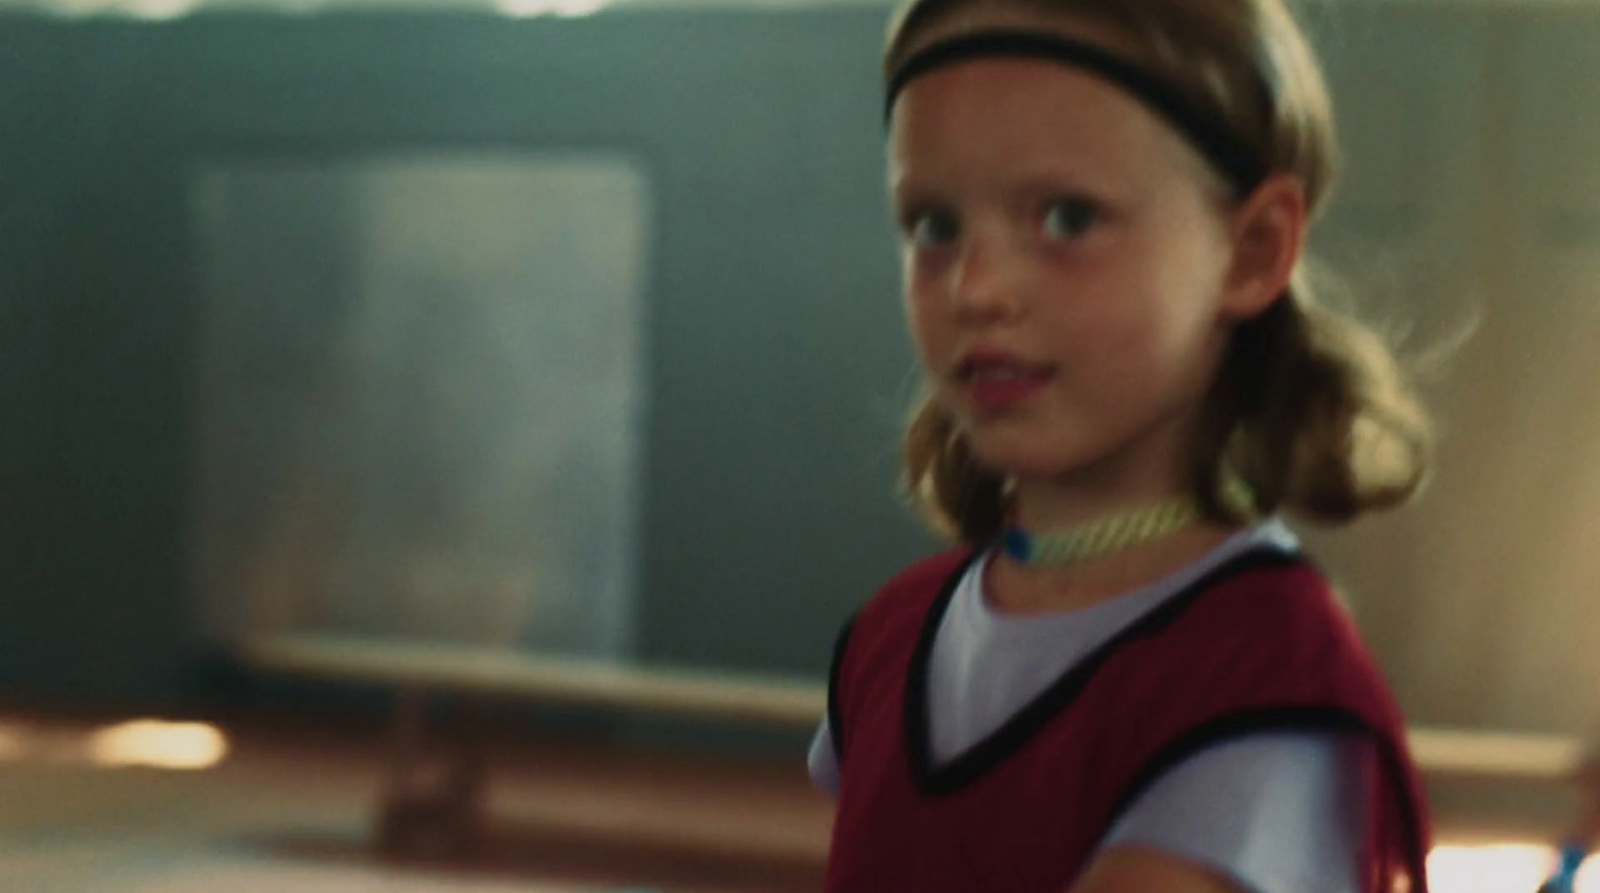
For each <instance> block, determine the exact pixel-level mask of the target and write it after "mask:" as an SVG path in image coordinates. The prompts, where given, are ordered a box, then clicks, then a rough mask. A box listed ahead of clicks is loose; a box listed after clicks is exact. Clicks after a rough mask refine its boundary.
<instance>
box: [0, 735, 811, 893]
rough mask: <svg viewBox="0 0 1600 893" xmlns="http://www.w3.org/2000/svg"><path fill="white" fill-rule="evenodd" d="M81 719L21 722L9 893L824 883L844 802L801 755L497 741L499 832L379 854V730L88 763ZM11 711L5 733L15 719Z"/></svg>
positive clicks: (785, 889)
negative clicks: (831, 832) (375, 821)
mask: <svg viewBox="0 0 1600 893" xmlns="http://www.w3.org/2000/svg"><path fill="white" fill-rule="evenodd" d="M94 725H95V724H94V723H93V722H91V721H89V720H84V719H79V720H63V719H60V718H55V719H45V720H41V719H39V718H37V717H33V718H30V719H28V720H27V721H26V726H25V728H26V732H27V734H28V736H29V737H30V739H32V740H34V741H35V742H38V741H41V740H44V741H54V742H55V746H53V747H48V748H46V747H35V748H33V753H32V754H31V755H28V756H26V757H23V758H19V759H12V760H0V890H4V891H8V893H10V891H19V893H20V891H26V893H55V891H62V893H69V891H70V893H102V891H104V893H112V891H116V893H201V891H205V893H212V891H224V890H225V891H229V893H254V891H263V893H264V891H269V890H270V891H274V893H278V891H284V890H296V891H300V890H305V891H327V893H354V891H362V893H367V891H372V893H377V891H383V893H447V891H467V890H471V891H485V893H499V891H514V890H515V891H528V893H569V891H605V893H611V891H628V893H634V891H657V893H680V891H681V893H791V891H794V893H798V891H815V890H818V889H820V887H821V879H822V869H823V864H824V860H825V858H826V851H827V841H828V829H829V826H830V823H831V820H832V806H831V804H830V802H829V801H828V800H827V799H826V798H824V797H823V796H821V795H819V794H817V793H815V792H814V791H812V790H811V789H810V788H809V786H808V785H807V784H806V781H805V778H804V770H803V767H802V766H801V765H800V764H799V762H798V761H797V760H794V759H786V760H783V761H781V762H779V761H775V760H772V759H765V760H759V761H757V760H751V759H749V758H743V759H739V760H734V759H729V758H716V757H707V756H691V755H686V754H664V753H660V752H645V751H641V750H637V749H634V750H625V749H619V748H615V747H609V746H605V745H597V744H595V743H593V742H581V741H574V740H570V739H568V740H537V739H535V740H528V739H527V738H526V737H525V736H524V737H523V738H521V739H519V740H517V741H516V742H515V746H506V745H508V744H509V742H502V746H501V747H499V748H497V751H498V752H497V753H496V754H495V760H494V765H495V767H496V768H495V773H494V785H493V790H494V797H493V801H492V803H491V806H490V812H491V815H492V818H493V821H492V823H491V828H492V833H491V834H490V836H489V837H488V838H487V840H486V841H485V845H484V847H483V849H482V851H481V852H480V853H478V854H477V855H475V856H474V857H472V858H470V859H457V860H454V861H451V862H440V861H427V860H408V861H405V862H398V861H395V860H393V859H389V858H385V857H382V856H380V855H378V854H377V853H376V852H375V850H374V847H373V846H372V845H371V835H370V833H369V829H370V825H371V818H372V812H373V807H374V804H375V802H376V798H377V793H378V791H379V789H380V786H381V782H382V781H383V777H384V775H383V773H384V772H385V771H386V768H387V767H386V765H385V763H384V759H383V758H384V751H383V742H382V740H381V738H380V737H379V736H378V733H377V730H372V731H371V732H352V731H350V730H348V729H344V730H329V729H326V728H322V729H319V728H315V727H314V726H308V725H306V724H304V723H288V724H284V723H281V722H280V723H277V724H272V723H260V722H256V723H247V724H244V725H242V726H238V725H236V726H235V727H234V728H233V729H232V730H231V732H232V734H231V735H230V737H231V738H232V743H233V750H232V752H231V753H230V755H229V757H228V758H227V759H226V760H225V761H224V762H223V763H222V764H221V765H219V766H218V767H217V768H214V769H210V770H206V771H201V772H172V771H158V770H148V769H116V770H106V769H96V768H93V767H91V766H89V765H87V764H86V763H85V762H84V760H82V759H81V758H80V757H81V750H82V748H81V744H77V745H75V744H74V743H73V742H75V741H79V742H81V740H82V739H83V737H84V735H85V734H86V733H87V732H89V731H90V730H92V728H94ZM18 727H19V726H18V723H17V722H16V721H12V722H10V723H9V724H8V723H7V722H6V718H5V717H0V729H6V728H11V729H16V728H18Z"/></svg>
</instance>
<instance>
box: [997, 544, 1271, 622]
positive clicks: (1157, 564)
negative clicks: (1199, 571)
mask: <svg viewBox="0 0 1600 893" xmlns="http://www.w3.org/2000/svg"><path fill="white" fill-rule="evenodd" d="M1238 530H1239V528H1238V527H1228V526H1224V525H1218V524H1197V525H1195V526H1193V527H1190V528H1188V529H1185V530H1182V531H1179V532H1178V533H1175V534H1173V535H1172V536H1170V537H1167V538H1165V539H1161V540H1157V541H1155V542H1150V543H1145V544H1143V545H1139V546H1134V547H1132V548H1129V549H1125V550H1123V551H1120V552H1114V553H1111V554H1109V555H1104V556H1101V557H1099V558H1094V559H1091V560H1088V561H1084V562H1082V563H1080V564H1071V565H1066V566H1063V567H1036V566H1032V565H1027V564H1021V563H1019V562H1017V561H1015V560H1013V559H1012V558H1010V557H1009V556H1007V555H1006V554H1005V553H1004V552H1001V553H1000V554H998V555H996V556H995V558H994V560H993V561H991V562H990V564H989V569H988V573H987V576H986V578H985V581H984V591H985V594H986V596H987V599H988V601H989V604H990V606H991V607H992V608H994V609H995V610H997V611H1001V612H1003V613H1010V614H1044V613H1058V612H1064V611H1076V610H1082V609H1084V608H1090V607H1093V606H1095V605H1097V604H1100V603H1102V602H1106V601H1110V600H1111V599H1114V598H1116V597H1117V596H1119V595H1124V594H1126V593H1128V592H1131V591H1133V590H1135V589H1138V588H1140V587H1142V586H1148V585H1149V584H1151V583H1155V582H1156V581H1158V580H1161V579H1162V578H1164V577H1167V576H1169V575H1171V574H1173V573H1176V572H1177V571H1179V570H1182V569H1183V568H1184V567H1186V566H1188V565H1189V564H1192V563H1193V562H1195V561H1197V560H1199V559H1200V558H1201V557H1202V556H1204V555H1205V554H1206V553H1207V552H1210V551H1211V550H1212V549H1215V548H1216V547H1217V546H1219V545H1221V544H1222V543H1223V541H1225V540H1226V539H1227V538H1228V537H1229V536H1232V535H1233V534H1234V533H1237V532H1238Z"/></svg>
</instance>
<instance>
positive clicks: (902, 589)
mask: <svg viewBox="0 0 1600 893" xmlns="http://www.w3.org/2000/svg"><path fill="white" fill-rule="evenodd" d="M976 557H977V553H976V552H975V550H973V549H972V548H970V547H967V546H961V547H958V548H954V549H949V550H946V551H944V552H940V553H938V554H936V555H932V556H929V557H927V558H924V559H922V560H920V561H918V562H916V563H915V564H912V565H910V566H909V567H906V568H905V569H903V570H901V571H900V572H899V573H897V574H895V575H894V576H893V577H891V578H890V579H889V581H888V582H886V583H884V584H883V586H881V587H879V589H878V591H877V592H876V593H875V594H874V595H873V596H872V597H871V598H870V599H868V600H867V602H866V604H864V605H863V606H862V607H861V609H860V610H859V611H857V612H856V613H855V614H854V615H852V616H851V617H850V619H849V620H847V621H846V622H845V624H844V626H843V628H842V629H841V630H840V631H839V635H838V638H837V639H836V640H835V642H834V653H833V671H832V679H833V683H834V685H835V686H837V685H838V683H839V681H840V680H841V678H842V677H847V676H849V675H851V674H852V670H853V669H854V668H859V667H860V666H861V665H862V662H863V661H866V662H867V663H869V664H870V663H874V662H875V661H877V660H880V659H887V657H888V656H889V655H891V654H893V653H897V652H899V651H905V650H908V649H909V648H911V647H913V646H914V644H915V643H916V642H917V641H918V640H919V639H920V637H921V634H922V631H923V628H924V626H925V625H926V621H927V618H928V613H929V611H931V610H933V608H934V606H935V605H936V604H938V603H939V602H940V601H941V599H942V598H944V597H946V596H948V595H949V594H950V593H951V592H953V591H954V588H955V586H956V584H957V583H959V582H960V578H961V575H962V573H963V572H964V571H965V569H966V568H967V567H968V566H969V565H970V564H971V562H972V561H973V560H974V559H975V558H976ZM870 669H872V668H869V670H870ZM879 669H881V668H879Z"/></svg>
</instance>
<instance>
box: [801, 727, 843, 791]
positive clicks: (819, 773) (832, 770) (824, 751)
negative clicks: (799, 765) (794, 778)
mask: <svg viewBox="0 0 1600 893" xmlns="http://www.w3.org/2000/svg"><path fill="white" fill-rule="evenodd" d="M806 769H807V771H808V772H809V773H810V774H811V783H812V784H813V785H815V786H816V787H817V788H818V789H820V790H822V791H823V792H824V793H826V794H827V795H828V796H830V797H833V798H835V799H837V798H838V796H839V752H838V751H837V750H835V749H834V746H833V727H832V726H831V725H829V723H828V720H827V719H826V718H824V719H823V720H822V724H821V725H820V726H818V727H817V734H816V735H815V736H813V737H812V739H811V750H810V752H809V753H807V754H806Z"/></svg>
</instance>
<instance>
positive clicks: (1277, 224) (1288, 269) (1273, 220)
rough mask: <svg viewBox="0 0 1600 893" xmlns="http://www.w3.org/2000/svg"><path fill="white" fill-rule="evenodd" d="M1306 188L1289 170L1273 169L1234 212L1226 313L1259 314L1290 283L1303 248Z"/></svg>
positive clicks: (1236, 316) (1224, 304)
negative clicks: (1278, 170)
mask: <svg viewBox="0 0 1600 893" xmlns="http://www.w3.org/2000/svg"><path fill="white" fill-rule="evenodd" d="M1305 233H1306V193H1305V188H1304V187H1303V186H1301V185H1300V181H1299V180H1298V179H1296V178H1295V177H1294V176H1292V175H1290V174H1281V173H1280V174H1273V175H1272V176H1270V177H1268V178H1267V179H1266V180H1265V181H1263V182H1262V184H1261V185H1260V186H1258V187H1256V190H1255V192H1252V193H1251V194H1250V196H1249V197H1248V198H1247V199H1245V201H1244V203H1243V204H1241V205H1240V206H1239V207H1238V208H1237V209H1236V210H1235V211H1234V212H1233V214H1232V225H1231V226H1230V238H1231V239H1232V242H1233V262H1232V266H1230V267H1229V269H1228V278H1227V281H1226V282H1225V284H1224V287H1223V294H1222V313H1223V316H1225V317H1227V318H1230V319H1234V320H1242V319H1249V318H1251V317H1254V316H1256V315H1258V314H1260V313H1261V312H1262V311H1264V310H1266V309H1267V308H1268V307H1270V306H1272V303H1273V302H1274V301H1276V300H1278V298H1280V297H1282V296H1283V293H1284V292H1285V291H1286V290H1287V289H1288V288H1289V279H1290V277H1291V276H1292V275H1293V273H1294V269H1295V265H1296V264H1297V263H1299V261H1300V253H1301V251H1302V249H1303V248H1304V247H1305Z"/></svg>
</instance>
